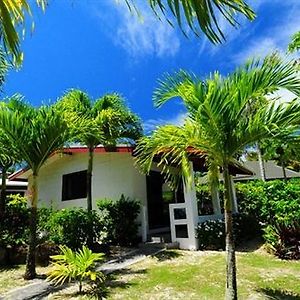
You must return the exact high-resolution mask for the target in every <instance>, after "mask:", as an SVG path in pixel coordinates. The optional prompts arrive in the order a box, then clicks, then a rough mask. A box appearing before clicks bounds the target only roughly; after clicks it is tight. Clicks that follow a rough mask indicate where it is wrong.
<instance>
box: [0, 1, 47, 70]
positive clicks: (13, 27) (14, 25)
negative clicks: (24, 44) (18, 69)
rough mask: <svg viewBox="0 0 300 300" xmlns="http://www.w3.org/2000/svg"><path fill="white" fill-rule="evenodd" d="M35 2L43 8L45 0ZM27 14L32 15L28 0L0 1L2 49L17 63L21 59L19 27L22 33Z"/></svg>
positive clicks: (0, 38)
mask: <svg viewBox="0 0 300 300" xmlns="http://www.w3.org/2000/svg"><path fill="white" fill-rule="evenodd" d="M36 3H37V5H38V6H40V7H42V8H43V9H44V8H45V5H46V3H47V0H36ZM28 15H29V16H31V15H32V14H31V8H30V4H29V1H27V0H2V1H0V40H1V42H2V44H3V45H4V49H6V50H7V52H8V54H11V55H12V56H13V59H14V60H15V62H16V63H17V64H20V63H21V61H22V53H21V51H20V32H19V29H23V34H24V29H25V17H26V16H28ZM32 25H33V23H32Z"/></svg>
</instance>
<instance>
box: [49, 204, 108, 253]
mask: <svg viewBox="0 0 300 300" xmlns="http://www.w3.org/2000/svg"><path fill="white" fill-rule="evenodd" d="M44 228H45V229H46V230H47V231H48V239H49V240H50V241H52V242H54V243H56V244H59V245H65V246H68V247H70V248H71V249H79V248H81V247H82V245H87V246H88V247H93V245H94V244H96V243H101V242H103V239H104V238H105V232H106V231H107V229H106V224H104V220H103V218H102V217H101V216H100V214H98V213H97V212H96V211H91V212H88V211H87V210H85V209H82V208H66V209H61V210H58V211H55V212H54V213H52V214H51V215H50V219H49V221H48V222H46V224H45V225H44Z"/></svg>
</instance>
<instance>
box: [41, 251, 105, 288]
mask: <svg viewBox="0 0 300 300" xmlns="http://www.w3.org/2000/svg"><path fill="white" fill-rule="evenodd" d="M60 250H61V254H60V255H54V256H51V258H52V260H53V263H52V267H53V269H52V270H51V271H50V272H49V274H48V276H47V280H49V281H50V282H52V283H54V284H55V285H63V284H64V283H65V282H72V281H75V282H78V284H79V292H82V284H83V282H104V279H105V276H104V274H103V273H102V272H101V271H97V270H96V263H97V262H101V261H102V260H103V256H104V254H103V253H93V252H92V251H91V250H90V249H89V248H87V247H86V246H83V247H82V249H80V250H78V251H73V250H72V249H70V248H68V247H66V246H61V247H60Z"/></svg>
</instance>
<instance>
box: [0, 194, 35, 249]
mask: <svg viewBox="0 0 300 300" xmlns="http://www.w3.org/2000/svg"><path fill="white" fill-rule="evenodd" d="M28 227H29V210H28V208H27V199H26V198H25V197H22V196H20V195H19V194H17V195H10V196H8V202H7V207H6V210H5V214H4V217H3V219H2V220H1V222H0V245H1V246H2V247H5V248H6V247H12V248H13V247H16V246H20V245H24V244H26V243H27V240H28Z"/></svg>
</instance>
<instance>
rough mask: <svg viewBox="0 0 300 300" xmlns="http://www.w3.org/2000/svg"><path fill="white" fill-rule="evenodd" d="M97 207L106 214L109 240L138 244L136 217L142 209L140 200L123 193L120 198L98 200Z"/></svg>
mask: <svg viewBox="0 0 300 300" xmlns="http://www.w3.org/2000/svg"><path fill="white" fill-rule="evenodd" d="M97 207H98V209H99V211H100V215H102V216H104V220H105V225H106V226H107V239H108V240H109V241H111V242H112V243H113V244H115V245H121V246H132V245H135V244H137V241H138V224H137V222H136V219H137V217H138V215H139V212H140V209H141V206H140V203H139V201H137V200H135V199H131V198H129V197H125V196H124V195H121V197H120V199H119V200H111V199H101V200H98V201H97Z"/></svg>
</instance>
